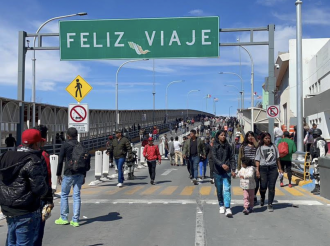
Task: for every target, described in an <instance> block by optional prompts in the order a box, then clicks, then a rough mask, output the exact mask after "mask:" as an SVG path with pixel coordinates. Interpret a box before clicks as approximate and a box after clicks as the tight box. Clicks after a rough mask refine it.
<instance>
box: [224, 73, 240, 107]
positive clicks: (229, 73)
mask: <svg viewBox="0 0 330 246" xmlns="http://www.w3.org/2000/svg"><path fill="white" fill-rule="evenodd" d="M219 74H233V75H236V76H237V77H239V78H240V79H241V90H239V89H238V88H237V87H236V86H234V85H228V86H233V87H236V88H237V89H238V91H239V93H240V94H241V110H243V108H244V87H243V79H242V77H241V76H240V75H238V74H237V73H231V72H220V73H219Z"/></svg>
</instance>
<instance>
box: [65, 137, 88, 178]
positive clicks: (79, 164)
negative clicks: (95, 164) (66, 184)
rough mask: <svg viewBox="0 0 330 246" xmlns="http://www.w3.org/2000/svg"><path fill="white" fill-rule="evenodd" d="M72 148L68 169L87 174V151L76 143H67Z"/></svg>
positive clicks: (80, 144)
mask: <svg viewBox="0 0 330 246" xmlns="http://www.w3.org/2000/svg"><path fill="white" fill-rule="evenodd" d="M69 144H70V145H72V146H73V151H72V157H71V160H70V162H69V168H70V169H71V171H73V172H87V171H89V169H90V154H89V153H88V150H87V149H86V148H85V147H84V146H83V145H82V143H80V142H78V143H77V144H75V143H69Z"/></svg>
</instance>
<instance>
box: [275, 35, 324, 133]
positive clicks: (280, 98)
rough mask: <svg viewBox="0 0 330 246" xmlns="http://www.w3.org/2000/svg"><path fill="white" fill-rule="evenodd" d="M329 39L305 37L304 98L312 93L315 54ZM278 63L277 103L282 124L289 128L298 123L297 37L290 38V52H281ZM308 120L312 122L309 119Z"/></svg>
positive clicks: (276, 72)
mask: <svg viewBox="0 0 330 246" xmlns="http://www.w3.org/2000/svg"><path fill="white" fill-rule="evenodd" d="M329 40H330V39H303V45H302V47H303V54H302V56H303V98H306V97H307V95H309V94H311V92H310V90H309V87H310V83H312V82H310V81H311V79H310V76H311V74H312V73H315V72H311V68H310V67H311V65H310V64H311V62H312V61H313V59H314V57H315V55H316V54H317V53H318V52H319V51H320V50H321V49H322V47H323V46H324V45H326V44H328V43H329ZM276 64H278V65H279V67H278V68H277V67H275V68H274V69H275V77H276V92H275V104H278V105H280V109H281V112H280V120H281V125H286V126H287V128H288V129H289V126H290V125H296V124H297V120H296V116H297V86H296V85H297V81H296V78H297V76H296V40H295V39H292V40H289V52H288V53H280V54H279V55H278V57H277V61H276ZM313 64H315V62H314V63H313ZM328 71H330V70H328ZM328 80H330V77H329V78H328ZM313 81H314V80H313ZM315 82H317V81H314V84H315ZM314 86H315V85H314ZM329 86H330V85H329ZM304 104H305V103H304ZM304 117H306V115H304ZM307 122H308V123H310V122H309V121H307Z"/></svg>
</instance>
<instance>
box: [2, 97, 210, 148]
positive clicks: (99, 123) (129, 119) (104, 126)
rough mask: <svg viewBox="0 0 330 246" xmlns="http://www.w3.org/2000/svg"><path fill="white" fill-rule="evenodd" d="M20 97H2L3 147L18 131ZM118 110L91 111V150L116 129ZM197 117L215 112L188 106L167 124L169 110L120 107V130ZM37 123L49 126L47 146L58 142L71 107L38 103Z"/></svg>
mask: <svg viewBox="0 0 330 246" xmlns="http://www.w3.org/2000/svg"><path fill="white" fill-rule="evenodd" d="M19 102H20V101H18V100H14V99H8V98H2V97H0V123H1V131H0V140H1V141H0V147H5V145H4V142H5V138H6V137H7V136H8V134H9V133H12V134H13V137H15V138H16V139H17V136H16V130H17V124H18V123H19ZM115 113H116V111H115V110H101V109H91V110H90V117H89V119H90V126H89V133H88V134H81V141H86V142H85V143H86V144H87V146H89V147H90V149H96V148H99V147H100V146H104V144H105V140H106V139H107V137H108V136H109V135H110V134H112V133H113V132H114V130H115ZM187 113H188V117H198V116H200V115H205V116H213V115H212V114H209V113H206V112H202V111H198V110H191V109H190V110H189V111H188V112H187V109H176V110H167V114H168V117H167V119H168V120H167V123H165V114H166V110H162V109H160V110H155V111H153V110H119V119H120V122H119V125H118V126H119V129H123V130H124V132H128V133H129V135H130V137H131V138H132V139H133V140H134V138H136V137H138V128H139V127H141V128H143V129H151V127H152V126H154V125H156V126H158V127H159V129H160V130H161V131H165V130H166V129H168V127H169V124H170V123H173V122H174V121H175V120H176V119H177V118H184V117H186V116H187ZM31 122H32V103H30V102H24V129H28V128H30V127H32V123H31ZM35 122H36V124H42V125H46V126H47V127H48V138H47V145H53V147H54V145H55V136H56V133H60V132H65V131H66V130H67V128H68V108H67V107H62V106H56V105H49V104H44V103H36V118H35Z"/></svg>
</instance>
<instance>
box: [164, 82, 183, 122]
mask: <svg viewBox="0 0 330 246" xmlns="http://www.w3.org/2000/svg"><path fill="white" fill-rule="evenodd" d="M181 82H184V80H174V81H172V82H171V83H169V84H168V85H167V87H166V96H165V102H166V122H167V109H168V101H167V89H168V87H169V86H170V85H171V84H174V83H181Z"/></svg>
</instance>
